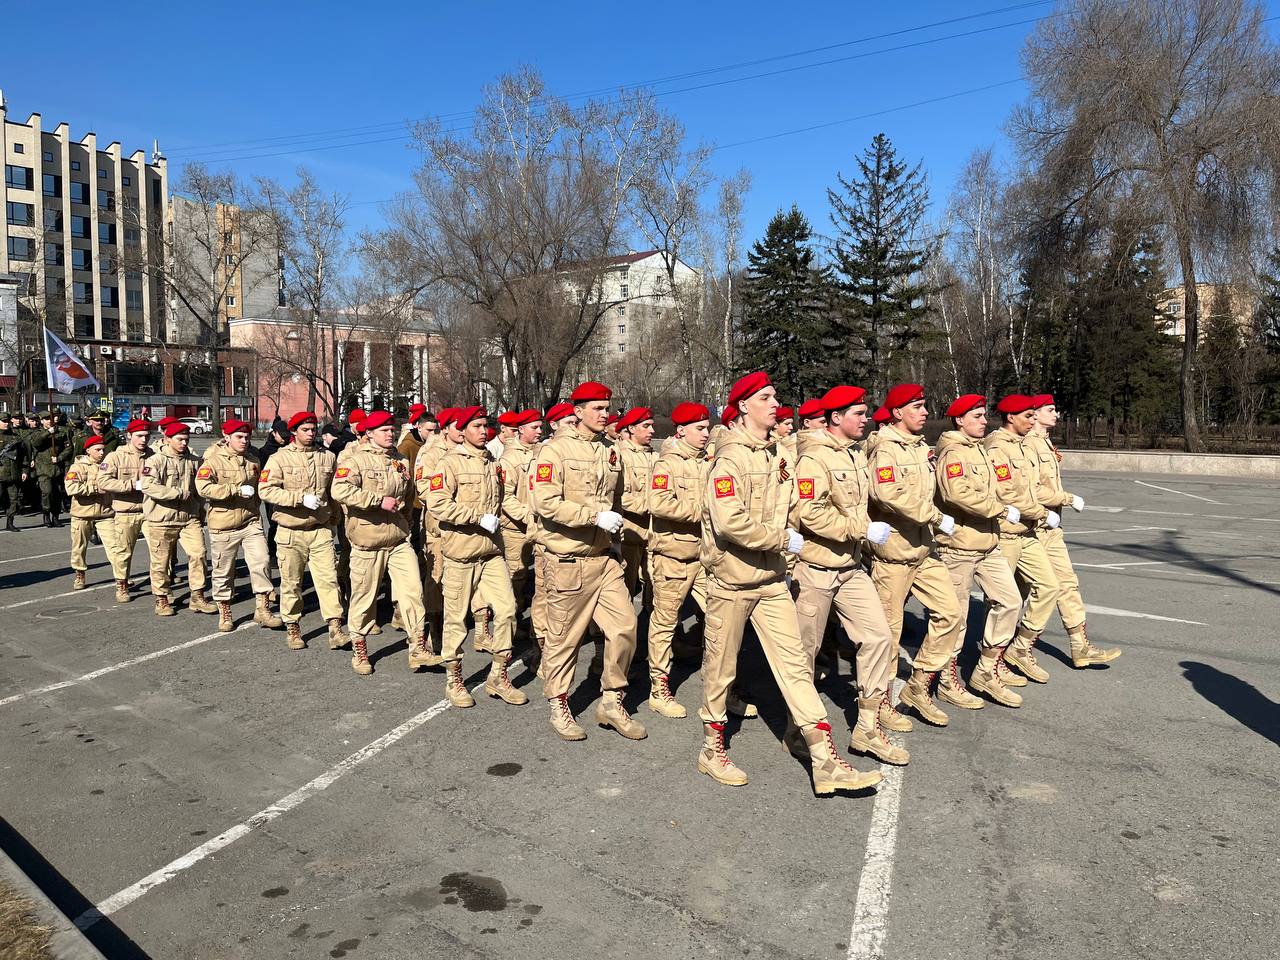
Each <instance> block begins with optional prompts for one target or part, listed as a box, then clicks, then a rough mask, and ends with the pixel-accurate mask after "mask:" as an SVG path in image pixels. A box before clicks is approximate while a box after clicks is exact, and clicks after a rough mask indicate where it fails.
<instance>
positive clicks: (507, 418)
mask: <svg viewBox="0 0 1280 960" xmlns="http://www.w3.org/2000/svg"><path fill="white" fill-rule="evenodd" d="M519 426H520V412H519V411H517V410H506V411H504V412H502V413H500V414H498V432H497V434H496V435H495V436H494V438H493V439H492V440H490V441H489V442H488V443H487V444H486V446H487V447H488V448H489V452H490V453H492V454H493V459H495V460H501V459H502V451H504V450H506V449H507V445H508V444H510V443H515V439H516V428H517V427H519Z"/></svg>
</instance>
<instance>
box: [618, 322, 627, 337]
mask: <svg viewBox="0 0 1280 960" xmlns="http://www.w3.org/2000/svg"><path fill="white" fill-rule="evenodd" d="M626 335H627V325H626V324H625V323H620V324H618V336H620V337H625V336H626Z"/></svg>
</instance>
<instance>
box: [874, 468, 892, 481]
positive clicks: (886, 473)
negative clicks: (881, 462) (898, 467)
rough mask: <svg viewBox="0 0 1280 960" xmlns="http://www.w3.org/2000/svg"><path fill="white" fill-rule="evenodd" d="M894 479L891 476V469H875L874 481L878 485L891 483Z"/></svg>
mask: <svg viewBox="0 0 1280 960" xmlns="http://www.w3.org/2000/svg"><path fill="white" fill-rule="evenodd" d="M895 479H896V478H895V477H894V475H893V467H878V468H876V480H877V481H878V482H879V483H893V482H894V480H895Z"/></svg>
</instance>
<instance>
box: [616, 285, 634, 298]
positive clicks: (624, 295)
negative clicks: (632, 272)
mask: <svg viewBox="0 0 1280 960" xmlns="http://www.w3.org/2000/svg"><path fill="white" fill-rule="evenodd" d="M630 289H631V288H630V287H628V286H627V285H626V284H625V283H624V284H623V285H622V286H621V287H619V288H618V296H620V297H622V299H623V300H625V299H627V296H628V294H627V291H628V290H630Z"/></svg>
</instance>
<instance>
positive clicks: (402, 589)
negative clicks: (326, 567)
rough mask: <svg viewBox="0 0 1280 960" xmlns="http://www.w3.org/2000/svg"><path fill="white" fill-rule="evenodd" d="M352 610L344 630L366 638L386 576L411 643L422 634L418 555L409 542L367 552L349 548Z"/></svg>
mask: <svg viewBox="0 0 1280 960" xmlns="http://www.w3.org/2000/svg"><path fill="white" fill-rule="evenodd" d="M350 563H351V609H350V610H349V611H348V613H347V629H348V630H350V631H351V632H352V633H354V634H359V635H360V636H362V637H365V636H368V635H369V631H370V630H372V629H373V625H374V623H375V622H376V621H375V619H374V608H375V607H376V605H377V602H378V588H379V587H381V585H382V577H383V575H384V574H385V575H386V576H387V577H388V578H390V580H391V599H392V600H394V601H395V602H396V604H397V605H399V607H400V621H401V623H403V624H404V630H405V633H407V634H408V635H409V637H410V639H412V638H414V637H417V636H420V635H421V634H422V623H423V620H424V618H425V616H426V613H425V611H424V609H423V606H422V579H421V574H420V573H419V569H418V555H417V552H416V551H415V550H414V549H413V545H412V544H410V543H409V541H408V540H402V541H400V542H399V543H397V544H395V545H394V546H390V547H380V548H377V549H366V548H364V547H357V546H356V545H355V544H354V543H353V544H351V561H350Z"/></svg>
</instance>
